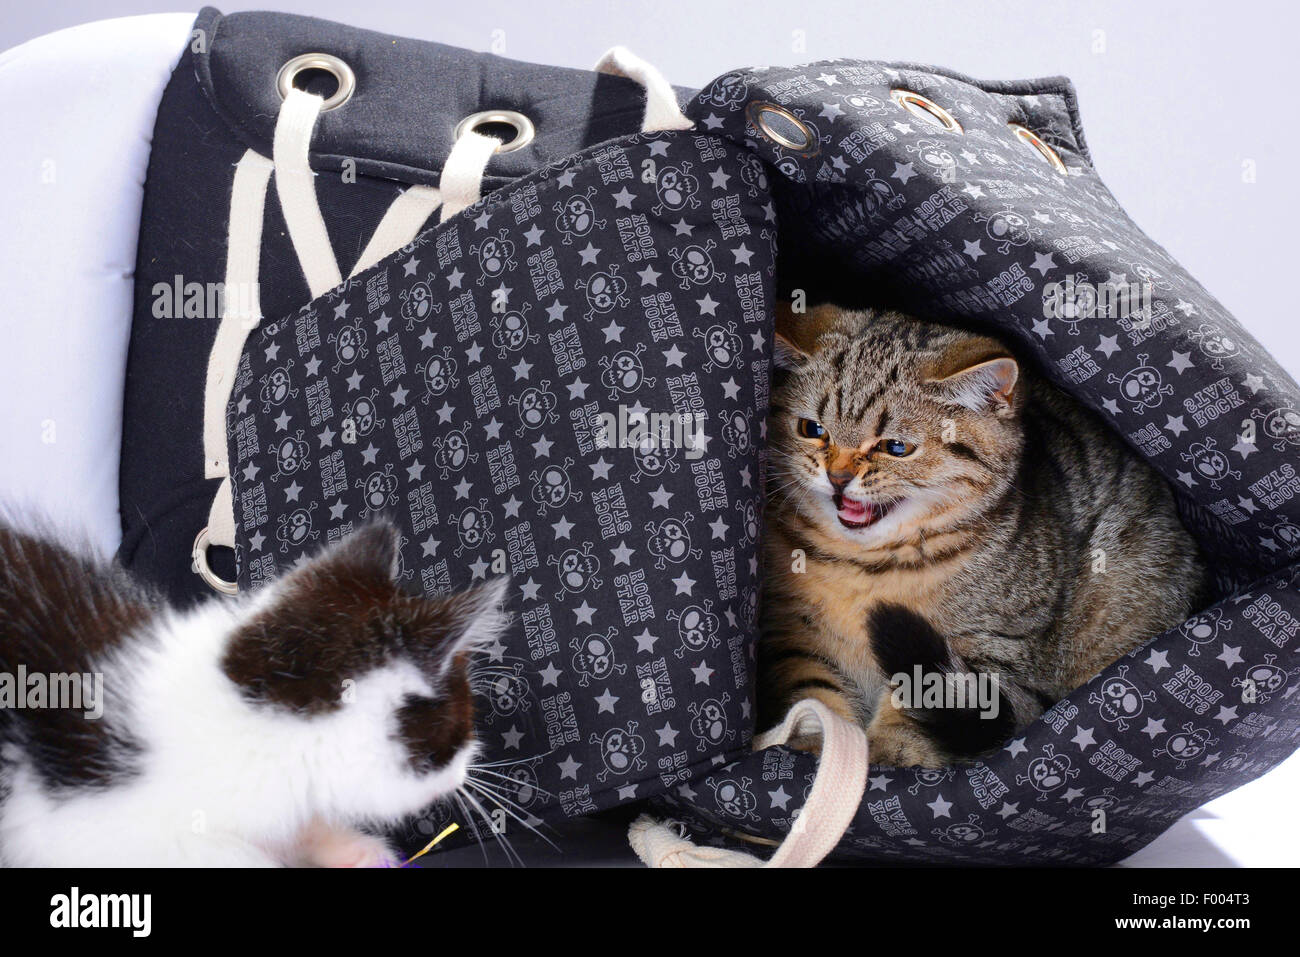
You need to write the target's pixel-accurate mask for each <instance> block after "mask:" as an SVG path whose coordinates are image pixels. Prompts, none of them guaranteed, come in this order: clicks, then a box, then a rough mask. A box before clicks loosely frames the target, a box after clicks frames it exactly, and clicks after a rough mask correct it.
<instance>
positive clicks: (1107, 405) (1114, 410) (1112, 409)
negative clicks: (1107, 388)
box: [1101, 399, 1119, 415]
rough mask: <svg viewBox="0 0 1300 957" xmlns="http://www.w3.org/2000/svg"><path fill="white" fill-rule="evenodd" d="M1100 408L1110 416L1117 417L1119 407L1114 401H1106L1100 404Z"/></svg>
mask: <svg viewBox="0 0 1300 957" xmlns="http://www.w3.org/2000/svg"><path fill="white" fill-rule="evenodd" d="M1101 407H1102V408H1103V409H1105V410H1106V411H1107V412H1109V413H1110V414H1111V415H1119V405H1118V404H1117V403H1116V402H1115V400H1114V399H1107V400H1106V401H1104V402H1103V403H1102V404H1101Z"/></svg>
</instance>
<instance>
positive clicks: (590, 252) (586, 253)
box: [578, 243, 600, 266]
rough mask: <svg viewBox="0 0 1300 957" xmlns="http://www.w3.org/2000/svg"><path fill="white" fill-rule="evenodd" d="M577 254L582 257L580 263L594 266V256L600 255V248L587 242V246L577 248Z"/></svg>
mask: <svg viewBox="0 0 1300 957" xmlns="http://www.w3.org/2000/svg"><path fill="white" fill-rule="evenodd" d="M578 255H579V256H581V257H582V264H583V265H584V266H594V265H595V264H596V257H597V256H599V255H600V250H599V249H597V248H596V247H595V246H593V245H592V244H591V243H587V248H586V249H579V250H578Z"/></svg>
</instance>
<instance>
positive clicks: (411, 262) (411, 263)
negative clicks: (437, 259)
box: [402, 256, 420, 276]
mask: <svg viewBox="0 0 1300 957" xmlns="http://www.w3.org/2000/svg"><path fill="white" fill-rule="evenodd" d="M419 268H420V260H418V259H416V258H415V257H414V256H412V257H411V258H410V259H408V260H407V261H406V262H404V263H402V275H403V276H414V275H415V271H416V270H417V269H419Z"/></svg>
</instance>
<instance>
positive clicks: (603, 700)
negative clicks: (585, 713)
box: [595, 688, 618, 714]
mask: <svg viewBox="0 0 1300 957" xmlns="http://www.w3.org/2000/svg"><path fill="white" fill-rule="evenodd" d="M595 700H596V705H597V708H596V714H602V713H604V712H606V711H608V712H609V713H610V714H613V713H614V705H616V704H618V695H614V694H610V693H609V689H608V688H606V689H605V693H604V694H603V695H601V696H600V697H598V698H596V699H595Z"/></svg>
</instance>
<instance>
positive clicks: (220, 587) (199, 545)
mask: <svg viewBox="0 0 1300 957" xmlns="http://www.w3.org/2000/svg"><path fill="white" fill-rule="evenodd" d="M208 544H209V542H208V530H207V528H206V527H205V528H204V529H203V531H201V532H199V534H198V535H197V536H195V538H194V549H193V550H192V551H191V552H190V557H191V558H192V559H193V560H194V564H193V565H192V566H191V567H192V568H193V570H194V574H196V575H198V576H199V577H200V578H202V579H203V581H204V583H205V584H206V585H207V586H208V587H209V588H211V589H212V590H213V591H216V592H220V593H221V594H223V595H238V594H239V586H238V585H237V584H236V583H235V582H228V581H226V580H225V579H224V578H220V577H218V576H217V573H216V572H214V571H213V570H212V568H211V567H210V566H209V565H208Z"/></svg>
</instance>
